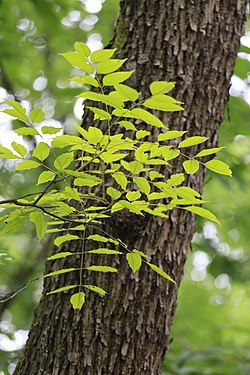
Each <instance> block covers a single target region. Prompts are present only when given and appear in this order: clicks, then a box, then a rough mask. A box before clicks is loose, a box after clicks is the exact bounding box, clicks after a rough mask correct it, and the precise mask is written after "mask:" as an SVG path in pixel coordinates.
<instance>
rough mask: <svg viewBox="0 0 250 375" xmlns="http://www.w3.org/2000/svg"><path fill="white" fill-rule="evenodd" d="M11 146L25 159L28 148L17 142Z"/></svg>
mask: <svg viewBox="0 0 250 375" xmlns="http://www.w3.org/2000/svg"><path fill="white" fill-rule="evenodd" d="M11 146H12V147H13V148H14V150H15V151H16V152H17V153H18V154H19V155H21V156H22V157H24V156H25V155H26V154H27V150H26V148H25V147H24V146H23V145H21V144H20V143H17V142H12V143H11Z"/></svg>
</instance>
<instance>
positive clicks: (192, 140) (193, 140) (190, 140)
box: [178, 136, 208, 148]
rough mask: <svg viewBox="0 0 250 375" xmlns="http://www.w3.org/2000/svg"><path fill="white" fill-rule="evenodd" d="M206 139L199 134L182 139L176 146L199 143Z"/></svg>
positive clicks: (188, 145) (181, 146)
mask: <svg viewBox="0 0 250 375" xmlns="http://www.w3.org/2000/svg"><path fill="white" fill-rule="evenodd" d="M207 140H208V138H207V137H200V136H194V137H189V138H187V139H184V141H182V142H180V143H179V145H178V148H184V147H190V146H195V145H199V144H200V143H204V142H206V141H207Z"/></svg>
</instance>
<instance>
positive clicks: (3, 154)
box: [0, 146, 20, 159]
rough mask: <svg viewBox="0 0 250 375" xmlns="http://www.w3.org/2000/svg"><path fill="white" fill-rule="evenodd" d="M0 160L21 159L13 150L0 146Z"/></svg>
mask: <svg viewBox="0 0 250 375" xmlns="http://www.w3.org/2000/svg"><path fill="white" fill-rule="evenodd" d="M0 158H3V159H19V158H20V157H19V156H17V155H15V154H13V152H12V151H11V150H9V149H8V148H6V147H3V146H0Z"/></svg>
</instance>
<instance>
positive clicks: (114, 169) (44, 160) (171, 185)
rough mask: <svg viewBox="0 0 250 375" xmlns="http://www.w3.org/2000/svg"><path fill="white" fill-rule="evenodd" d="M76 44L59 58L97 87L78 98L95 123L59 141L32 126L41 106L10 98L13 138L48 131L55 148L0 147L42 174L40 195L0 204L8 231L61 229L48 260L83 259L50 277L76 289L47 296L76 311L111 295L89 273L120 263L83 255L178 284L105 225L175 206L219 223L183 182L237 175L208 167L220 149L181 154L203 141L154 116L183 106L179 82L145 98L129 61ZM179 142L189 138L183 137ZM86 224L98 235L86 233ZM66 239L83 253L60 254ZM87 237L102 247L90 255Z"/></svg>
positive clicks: (221, 166)
mask: <svg viewBox="0 0 250 375" xmlns="http://www.w3.org/2000/svg"><path fill="white" fill-rule="evenodd" d="M74 48H75V51H74V52H67V53H63V54H62V56H63V57H64V58H65V59H66V60H67V61H68V62H69V63H70V64H72V65H73V66H74V67H76V68H78V69H79V70H80V71H82V74H83V75H79V76H77V77H74V78H72V80H73V81H74V82H76V83H78V84H80V85H83V86H84V87H85V88H86V86H88V87H89V86H92V87H93V88H94V91H86V90H85V91H84V92H83V93H82V94H80V95H79V97H81V98H83V99H84V100H87V105H86V106H85V108H87V109H88V110H89V111H91V112H92V113H93V117H94V121H96V125H95V123H93V124H92V125H91V126H89V127H88V128H82V127H80V126H79V125H77V126H76V128H77V130H78V132H79V135H69V134H63V135H57V133H59V132H60V130H61V128H56V127H53V126H42V127H41V130H40V131H39V130H38V128H37V126H36V124H37V123H42V121H43V120H44V113H43V111H42V110H41V109H40V108H33V109H32V110H31V111H30V113H29V114H27V113H26V110H25V108H24V107H23V106H22V105H21V104H20V103H18V102H16V101H14V100H6V102H7V104H8V105H9V106H10V108H7V109H4V110H3V112H5V113H7V114H9V115H11V116H12V117H14V118H16V119H18V120H19V121H20V122H21V123H22V124H23V126H21V127H19V128H18V129H16V130H15V132H16V133H17V134H18V135H19V136H22V137H23V139H24V140H25V138H26V137H27V136H29V137H36V136H40V137H42V139H43V138H44V136H45V135H47V134H50V135H51V134H53V135H55V137H54V139H53V140H52V142H51V145H50V144H48V143H47V142H46V140H45V139H43V140H42V141H40V142H39V143H36V142H34V144H36V146H35V147H34V149H33V151H32V152H28V150H27V148H26V147H25V146H24V145H23V144H21V143H17V142H12V144H11V148H6V147H3V146H0V157H1V158H5V159H15V160H17V163H16V171H18V172H19V171H22V172H23V171H24V172H25V171H26V170H31V169H37V170H39V176H38V180H37V185H38V186H40V185H41V187H42V188H41V190H40V191H39V192H36V193H34V194H28V195H26V196H22V197H20V198H15V199H6V200H2V201H0V205H1V206H2V208H5V210H3V211H2V221H3V222H4V228H3V231H5V232H8V231H10V230H12V229H13V228H14V227H15V226H16V225H18V224H20V223H22V222H23V221H24V220H26V219H27V218H28V219H29V220H30V221H31V222H32V223H34V225H35V227H36V233H37V236H38V239H39V240H41V239H42V238H43V237H44V236H45V235H46V233H56V235H57V237H56V238H55V241H54V244H55V246H56V247H57V248H58V249H59V250H58V252H56V254H54V255H52V256H50V257H49V258H48V260H49V261H50V260H54V261H56V260H57V259H62V258H66V257H74V256H75V255H76V254H77V255H79V254H80V262H79V264H75V267H71V268H66V269H58V270H56V271H54V272H51V273H48V274H47V275H45V277H53V276H56V275H61V274H64V273H69V272H78V273H79V282H78V283H77V284H75V285H65V286H63V287H61V288H59V289H56V290H53V291H51V292H50V293H49V294H55V293H59V292H63V291H68V290H72V292H73V294H72V295H71V298H70V302H71V304H72V306H73V308H74V309H80V308H81V307H82V305H83V303H84V302H85V292H84V291H86V289H89V290H91V291H93V292H96V293H99V294H100V295H105V294H106V291H105V290H104V289H102V287H101V286H95V285H85V284H84V282H83V272H117V269H116V268H114V267H110V266H100V265H98V264H97V265H96V264H93V265H90V266H87V267H86V266H85V264H84V261H83V259H84V258H83V255H84V254H98V255H99V256H102V255H110V256H125V257H126V260H127V263H128V266H129V267H130V268H131V270H132V271H133V272H137V271H138V270H139V269H140V267H141V266H142V264H144V266H149V267H150V268H151V269H152V270H153V271H155V272H156V273H158V274H159V275H161V276H162V277H164V278H165V279H167V280H169V281H170V282H174V280H173V279H172V278H171V277H170V276H169V275H168V274H167V273H166V272H165V271H164V270H162V269H161V268H160V267H158V266H156V265H154V264H152V263H151V262H150V257H149V256H148V254H147V253H146V252H147V251H146V250H144V249H129V248H128V246H127V245H126V244H125V243H124V242H123V241H122V240H121V239H119V238H113V237H112V236H111V235H109V233H106V232H104V231H103V229H102V224H103V220H107V219H109V218H110V217H112V215H114V214H115V213H116V212H118V211H123V210H128V211H129V212H131V213H132V214H136V215H139V216H144V215H145V214H150V215H153V216H159V217H161V218H164V219H166V220H167V218H168V212H169V211H170V210H173V209H182V210H186V211H189V212H192V213H195V214H197V215H199V216H202V217H204V218H206V219H208V220H212V221H215V222H218V220H217V218H216V217H215V215H214V214H213V213H212V212H210V211H209V210H207V209H205V208H203V207H201V205H202V204H203V203H204V201H203V200H202V197H201V196H200V194H199V193H198V192H197V191H195V190H194V189H192V188H190V187H188V186H185V175H188V174H195V173H197V172H198V170H199V168H200V166H201V165H203V166H205V167H206V168H207V169H209V170H211V171H213V172H216V173H219V174H222V175H228V176H231V170H230V169H229V167H228V166H227V164H225V163H224V162H222V161H219V160H209V161H205V162H203V161H202V160H204V159H203V158H204V157H207V156H208V155H212V154H215V153H217V152H218V151H220V150H221V149H222V147H217V148H210V149H209V148H208V149H203V150H202V151H200V152H198V153H197V154H196V155H194V156H193V157H191V158H190V157H189V156H187V155H185V153H184V152H183V150H184V149H186V148H187V147H193V146H196V145H198V144H201V143H204V142H206V141H207V138H206V137H202V136H192V137H186V133H187V132H186V131H179V130H168V129H167V128H166V126H165V125H164V123H163V122H162V121H161V120H160V119H159V118H158V117H157V116H155V115H154V114H153V113H152V110H153V111H155V110H158V111H164V112H174V111H181V110H183V107H182V106H181V105H182V103H181V102H179V101H177V100H176V99H174V98H173V97H171V96H169V95H168V94H169V92H170V91H171V90H172V89H173V88H174V86H175V83H173V82H165V81H156V82H152V83H151V85H150V93H151V95H150V96H149V97H147V98H146V99H142V95H141V93H139V92H138V91H137V90H135V89H134V88H132V87H130V86H128V85H127V84H124V82H125V81H126V80H127V79H128V78H130V77H131V75H132V74H133V73H134V70H132V71H118V70H119V69H120V68H121V67H122V66H123V64H124V63H125V61H126V60H119V59H115V58H113V55H114V53H115V49H107V50H101V51H95V52H93V53H91V51H90V49H89V48H88V47H87V46H86V45H85V44H84V43H81V42H76V43H75V45H74ZM90 103H91V104H90ZM154 113H155V112H154ZM100 124H101V125H100ZM142 125H143V126H142ZM154 127H157V128H158V129H159V131H158V133H159V134H158V135H157V136H156V137H154V136H153V135H152V132H151V130H152V128H154ZM183 136H185V139H184V140H181V139H182V137H183ZM172 140H175V146H174V145H173V143H172ZM24 144H25V143H24ZM179 157H181V158H184V159H185V160H184V161H183V162H182V165H183V171H182V172H178V173H173V174H171V163H172V162H173V160H174V159H176V158H179ZM206 160H207V159H206ZM76 166H77V167H76ZM107 181H108V182H107ZM58 184H59V185H60V186H59V187H58ZM89 228H91V233H92V234H88V230H89ZM69 241H79V242H81V246H79V249H80V250H79V251H78V252H70V251H62V245H63V244H65V243H67V242H69ZM86 241H91V243H92V244H95V243H96V244H97V245H96V246H94V245H93V247H94V248H93V249H91V250H86V246H85V243H86ZM107 245H108V246H107ZM77 259H78V258H77Z"/></svg>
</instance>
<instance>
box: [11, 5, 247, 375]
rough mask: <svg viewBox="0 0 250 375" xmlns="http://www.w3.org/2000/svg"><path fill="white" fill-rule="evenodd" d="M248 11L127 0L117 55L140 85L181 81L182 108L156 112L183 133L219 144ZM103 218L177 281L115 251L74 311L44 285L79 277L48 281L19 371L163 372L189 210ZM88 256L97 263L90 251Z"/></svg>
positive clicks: (35, 374)
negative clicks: (111, 271)
mask: <svg viewBox="0 0 250 375" xmlns="http://www.w3.org/2000/svg"><path fill="white" fill-rule="evenodd" d="M245 11H246V1H245V0H139V1H134V0H123V1H122V2H121V12H120V16H119V18H118V20H117V25H116V32H115V36H114V39H113V41H112V43H111V45H112V46H115V47H117V48H118V56H119V57H128V62H127V68H129V69H134V68H135V69H136V74H135V75H134V77H133V82H132V84H133V85H134V87H136V88H137V89H139V90H140V91H143V90H145V88H146V87H148V86H149V84H150V83H151V82H152V81H153V80H167V81H176V82H177V85H176V89H175V92H174V97H175V98H177V99H178V100H180V101H182V102H184V106H185V108H186V109H185V111H184V112H182V113H178V114H173V115H172V114H171V115H168V116H162V119H163V120H164V122H165V123H166V125H167V126H168V127H170V128H173V127H175V128H178V129H180V130H188V131H189V136H190V135H192V134H196V135H204V136H208V137H209V143H210V146H212V147H214V146H216V144H217V138H218V127H219V124H220V123H221V121H222V118H223V114H224V107H225V104H226V102H227V98H228V89H229V86H230V78H231V75H232V72H233V66H234V63H235V57H236V53H237V50H238V46H239V40H240V36H241V35H242V33H243V26H244V20H245ZM85 123H86V124H88V117H87V118H86V119H85ZM197 149H198V148H196V149H195V150H192V151H191V150H190V151H189V152H197ZM176 168H178V166H176ZM203 180H204V172H203V171H200V172H199V173H198V174H196V175H195V177H190V178H189V181H188V183H189V184H190V186H192V187H193V188H195V189H197V190H198V191H201V190H202V186H203ZM108 225H109V227H111V228H109V230H112V232H113V233H114V235H117V236H119V237H120V238H122V239H123V240H124V241H126V242H127V243H128V244H129V245H133V248H137V249H141V250H142V251H146V252H147V253H148V254H149V255H150V256H151V257H152V262H153V263H154V264H157V265H159V266H161V267H162V268H163V269H164V270H166V272H168V273H169V274H170V275H171V276H172V277H173V278H174V279H175V280H176V282H177V285H176V286H175V285H173V284H172V283H170V282H167V281H166V280H164V279H162V278H160V277H158V276H157V275H156V274H155V273H154V272H152V271H151V270H150V269H148V268H146V267H142V268H141V270H140V272H139V273H138V274H135V275H133V274H132V273H131V272H130V270H129V269H128V266H127V265H126V262H125V261H120V263H119V260H118V259H114V260H113V261H112V262H113V265H116V266H117V267H118V268H119V270H118V274H117V275H115V276H114V275H111V276H110V275H108V274H102V275H95V276H93V275H90V272H89V273H88V274H87V275H86V276H85V278H86V284H87V283H91V284H94V285H100V286H102V287H103V288H104V289H106V290H107V291H108V295H107V296H106V297H105V298H100V297H99V296H98V295H95V293H90V294H89V295H87V302H86V304H85V306H84V308H83V310H81V311H80V312H77V313H76V312H74V311H73V309H72V308H71V306H70V304H69V301H68V298H69V296H68V295H67V294H63V293H61V294H57V295H54V296H53V295H52V296H46V292H48V291H50V290H53V289H56V288H59V287H61V286H63V285H67V284H69V283H71V284H75V283H77V281H78V280H77V279H75V278H78V275H75V274H74V273H72V274H67V275H66V276H63V275H61V276H59V277H55V278H48V279H46V280H45V285H44V293H43V297H42V299H41V302H40V303H39V305H38V307H37V309H36V312H35V317H34V322H33V325H32V328H31V332H30V335H29V339H28V341H27V344H26V347H25V350H24V352H23V355H22V357H21V359H20V361H19V363H18V365H17V367H16V370H15V372H14V374H15V375H85V374H88V375H109V374H113V375H118V374H119V375H143V374H144V375H157V374H160V373H161V368H162V364H163V360H164V355H165V353H166V351H167V349H168V347H169V345H170V341H171V339H170V334H169V329H170V326H171V324H172V319H173V315H174V312H175V309H176V301H177V291H178V285H179V283H180V281H181V278H182V275H183V269H184V264H185V261H186V256H187V251H188V248H189V245H190V241H191V239H192V235H193V232H194V220H193V217H192V216H191V215H189V214H188V213H186V212H184V211H177V210H175V211H173V212H171V214H170V218H169V220H163V219H160V218H148V217H146V218H144V219H139V218H138V217H132V216H131V215H129V216H127V215H126V214H123V213H121V214H120V215H119V216H118V217H117V218H116V220H113V222H111V223H110V224H108ZM74 246H75V247H77V244H75V245H74ZM71 250H72V247H71ZM70 258H72V257H70ZM76 261H77V260H76V259H74V262H76ZM71 262H72V260H71V259H70V260H68V258H66V259H64V260H62V261H61V264H59V263H58V262H57V263H55V264H54V265H53V264H52V265H51V262H50V264H47V266H46V268H47V269H46V272H48V271H51V270H55V269H56V268H58V267H59V266H61V268H68V267H71V266H72V263H71ZM86 262H87V264H88V263H90V264H95V258H94V256H93V258H92V259H90V258H87V259H86ZM105 262H106V260H105ZM108 264H109V265H112V264H110V262H109V263H108ZM183 325H185V322H183Z"/></svg>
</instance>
